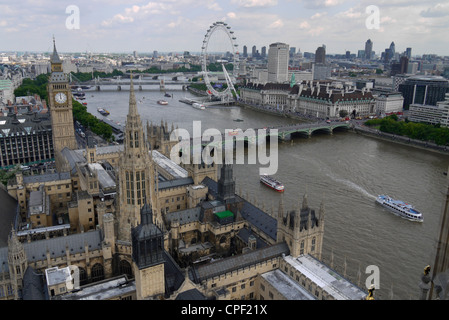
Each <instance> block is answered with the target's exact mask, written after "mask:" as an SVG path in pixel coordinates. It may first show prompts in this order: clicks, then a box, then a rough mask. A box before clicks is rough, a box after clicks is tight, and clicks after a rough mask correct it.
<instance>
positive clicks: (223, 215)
mask: <svg viewBox="0 0 449 320" xmlns="http://www.w3.org/2000/svg"><path fill="white" fill-rule="evenodd" d="M215 215H216V216H217V217H218V218H220V219H223V218H227V217H233V216H234V214H233V213H232V212H231V211H229V210H226V211H222V212H215Z"/></svg>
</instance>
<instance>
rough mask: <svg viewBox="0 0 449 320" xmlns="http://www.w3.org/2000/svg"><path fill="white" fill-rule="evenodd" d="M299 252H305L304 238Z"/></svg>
mask: <svg viewBox="0 0 449 320" xmlns="http://www.w3.org/2000/svg"><path fill="white" fill-rule="evenodd" d="M299 249H300V250H299V254H304V240H302V241H301V246H300V247H299Z"/></svg>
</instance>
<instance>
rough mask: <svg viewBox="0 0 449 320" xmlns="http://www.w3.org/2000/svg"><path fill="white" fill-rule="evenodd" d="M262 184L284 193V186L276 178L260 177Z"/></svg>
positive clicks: (265, 175) (264, 175)
mask: <svg viewBox="0 0 449 320" xmlns="http://www.w3.org/2000/svg"><path fill="white" fill-rule="evenodd" d="M260 182H262V183H263V184H264V185H266V186H267V187H270V188H271V189H273V190H276V191H278V192H284V185H283V184H282V183H281V182H279V181H278V180H276V179H275V178H273V177H271V176H269V175H267V174H263V175H261V176H260Z"/></svg>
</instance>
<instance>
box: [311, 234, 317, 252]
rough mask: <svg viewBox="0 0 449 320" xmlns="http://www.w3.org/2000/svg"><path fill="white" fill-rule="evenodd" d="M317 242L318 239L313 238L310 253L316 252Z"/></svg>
mask: <svg viewBox="0 0 449 320" xmlns="http://www.w3.org/2000/svg"><path fill="white" fill-rule="evenodd" d="M315 242H316V238H315V237H313V238H312V248H311V249H310V251H312V252H314V251H315Z"/></svg>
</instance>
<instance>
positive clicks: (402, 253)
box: [85, 86, 449, 300]
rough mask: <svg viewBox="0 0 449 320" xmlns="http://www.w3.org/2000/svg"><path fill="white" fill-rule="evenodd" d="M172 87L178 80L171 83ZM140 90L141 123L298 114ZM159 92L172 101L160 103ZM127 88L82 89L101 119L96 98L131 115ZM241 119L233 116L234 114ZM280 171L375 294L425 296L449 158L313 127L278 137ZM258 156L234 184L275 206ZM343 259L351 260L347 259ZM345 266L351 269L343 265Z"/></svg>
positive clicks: (254, 120)
mask: <svg viewBox="0 0 449 320" xmlns="http://www.w3.org/2000/svg"><path fill="white" fill-rule="evenodd" d="M173 88H175V87H173ZM167 91H168V92H169V93H172V94H173V98H167V97H164V96H163V94H162V93H161V92H159V91H136V98H137V101H138V111H139V113H140V116H141V119H142V121H143V122H144V124H145V123H146V122H147V121H152V122H153V123H154V124H160V122H161V119H162V120H163V121H164V122H165V121H167V123H168V126H169V127H171V124H172V123H173V124H174V126H175V127H176V126H178V127H179V128H185V129H187V130H189V131H191V129H192V125H193V121H201V126H202V131H204V130H205V129H207V128H216V129H219V130H220V131H222V132H224V129H232V128H241V129H247V128H261V127H265V126H278V125H285V124H292V123H297V122H298V120H292V119H288V118H282V117H276V116H272V115H268V114H264V113H259V112H255V111H252V110H248V109H244V108H240V107H217V108H211V109H207V110H198V109H194V108H192V107H191V106H190V105H187V104H184V103H181V102H179V99H181V98H183V97H193V95H191V94H190V93H189V92H186V91H180V90H178V91H170V87H169V86H168V90H167ZM159 99H165V100H167V101H168V105H166V106H162V105H159V104H157V103H156V101H157V100H159ZM128 101H129V91H121V92H117V91H100V92H97V91H86V100H85V102H87V109H88V111H89V112H90V113H92V114H93V115H95V116H97V117H99V118H102V116H101V115H100V114H99V113H98V112H97V108H98V107H104V108H106V109H107V110H109V111H110V113H111V114H110V115H109V117H108V118H109V119H110V120H113V121H115V122H118V123H121V124H123V125H124V124H125V119H126V115H127V113H128ZM237 118H239V119H243V120H244V121H243V122H234V121H233V120H234V119H237ZM278 157H279V158H278V159H279V167H278V171H277V173H276V175H275V176H276V177H277V178H278V179H279V180H280V181H282V182H283V184H284V185H285V192H284V195H283V197H284V207H285V209H294V208H296V207H297V206H298V204H300V203H301V202H302V197H303V195H304V193H307V195H308V203H309V206H311V207H312V208H315V209H316V210H318V209H319V206H320V203H321V201H323V202H324V206H325V210H326V218H325V234H324V244H323V260H324V262H325V263H327V264H328V265H332V266H333V267H334V269H336V270H337V271H338V272H339V273H340V274H342V275H343V274H345V275H346V277H347V278H349V279H350V280H352V281H353V282H354V283H356V284H359V285H360V287H362V288H363V289H366V280H367V279H368V280H370V279H371V278H372V275H373V273H372V271H370V270H372V269H368V270H367V268H371V267H369V266H376V267H377V268H378V270H379V278H378V279H379V286H380V288H379V289H378V290H376V291H375V296H376V298H379V299H394V300H398V299H401V300H408V299H417V298H418V296H419V287H418V284H419V282H420V276H421V274H422V272H423V269H424V267H425V266H426V265H428V264H430V265H432V264H433V260H434V248H435V243H436V239H437V236H438V232H439V222H440V216H441V210H442V208H443V201H444V198H445V191H446V189H447V177H446V176H444V175H443V172H444V171H447V168H448V164H449V157H448V156H445V155H441V154H437V153H433V152H430V151H425V150H421V149H416V148H412V147H409V146H403V145H398V144H394V143H392V142H387V141H381V140H377V139H374V138H370V137H365V136H361V135H357V134H355V133H352V132H336V133H334V134H333V135H329V134H317V135H314V136H312V137H311V138H301V137H297V138H294V140H293V142H285V143H279V146H278ZM259 168H260V166H259V165H254V164H243V165H235V166H234V176H235V179H236V190H237V191H239V190H241V191H242V193H243V195H244V196H245V197H246V194H248V196H249V199H248V200H250V201H252V202H254V201H256V202H257V204H258V205H259V207H261V208H262V207H263V208H265V210H266V211H267V212H271V211H272V209H274V212H275V214H277V208H278V205H279V199H280V196H281V195H280V194H278V193H276V192H274V191H272V190H271V189H268V188H266V187H264V186H263V185H261V184H260V182H259ZM378 194H388V195H390V196H392V197H394V198H397V199H401V200H404V201H407V202H410V203H412V204H413V205H414V206H415V207H416V208H417V209H418V210H420V211H422V212H423V213H424V222H423V223H417V222H411V221H408V220H405V219H402V218H400V217H397V216H395V215H393V214H392V213H390V212H388V211H386V210H385V209H383V208H382V207H381V206H379V205H377V204H376V203H375V197H376V196H377V195H378ZM345 266H346V267H345ZM345 270H346V271H345Z"/></svg>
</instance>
